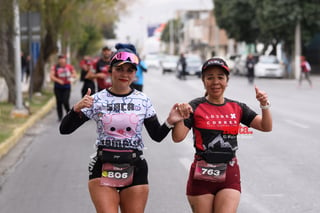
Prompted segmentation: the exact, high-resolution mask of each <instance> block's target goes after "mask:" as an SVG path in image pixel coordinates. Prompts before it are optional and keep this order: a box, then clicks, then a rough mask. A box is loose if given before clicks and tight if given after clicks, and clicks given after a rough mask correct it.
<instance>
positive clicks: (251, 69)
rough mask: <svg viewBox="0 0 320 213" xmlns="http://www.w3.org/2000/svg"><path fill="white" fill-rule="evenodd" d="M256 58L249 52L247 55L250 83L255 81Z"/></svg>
mask: <svg viewBox="0 0 320 213" xmlns="http://www.w3.org/2000/svg"><path fill="white" fill-rule="evenodd" d="M255 63H256V62H255V60H254V57H253V55H252V54H249V55H248V57H247V61H246V68H247V70H248V73H247V77H248V81H249V84H253V81H254V65H255Z"/></svg>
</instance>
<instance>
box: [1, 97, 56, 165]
mask: <svg viewBox="0 0 320 213" xmlns="http://www.w3.org/2000/svg"><path fill="white" fill-rule="evenodd" d="M54 105H55V98H54V97H52V98H51V99H50V100H49V101H48V103H47V104H46V105H44V107H42V108H41V109H40V110H39V111H37V112H36V113H35V114H33V115H32V116H30V118H29V119H28V120H27V121H26V122H25V123H24V124H23V125H22V126H21V127H19V128H17V129H15V130H14V131H13V133H12V136H10V137H9V138H8V139H6V140H5V141H4V142H2V143H1V144H0V159H1V158H2V157H4V156H5V155H6V154H7V153H8V152H9V151H10V150H11V149H12V148H13V147H14V146H15V145H16V144H17V143H18V141H19V140H20V139H21V138H22V136H23V135H24V133H25V132H26V131H27V130H28V129H29V128H30V127H31V126H33V125H34V124H35V123H36V122H37V121H38V120H40V119H41V118H43V117H44V116H45V115H46V114H48V112H49V111H50V110H51V109H52V108H53V106H54Z"/></svg>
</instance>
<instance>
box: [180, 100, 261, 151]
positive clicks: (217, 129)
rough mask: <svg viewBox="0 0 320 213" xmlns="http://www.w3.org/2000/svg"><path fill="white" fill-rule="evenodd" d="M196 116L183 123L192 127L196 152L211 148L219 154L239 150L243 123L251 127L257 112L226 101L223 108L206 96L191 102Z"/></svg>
mask: <svg viewBox="0 0 320 213" xmlns="http://www.w3.org/2000/svg"><path fill="white" fill-rule="evenodd" d="M189 104H190V105H191V107H192V108H193V113H192V114H191V115H190V117H189V118H188V119H186V120H185V121H184V124H185V126H186V127H188V128H189V129H191V128H193V140H194V146H195V148H196V151H197V152H198V151H204V150H207V149H212V150H214V151H219V150H222V149H225V148H231V149H232V151H235V150H237V149H238V142H237V134H238V129H239V126H240V123H242V124H244V125H246V126H248V127H249V126H250V123H251V121H252V120H253V119H254V118H255V117H256V115H257V113H255V112H254V111H253V110H251V109H250V108H249V107H248V106H247V105H246V104H244V103H240V102H237V101H233V100H230V99H227V98H225V102H224V103H223V104H221V105H217V104H212V103H210V102H208V100H207V99H206V98H205V97H201V98H196V99H194V100H192V101H191V102H190V103H189Z"/></svg>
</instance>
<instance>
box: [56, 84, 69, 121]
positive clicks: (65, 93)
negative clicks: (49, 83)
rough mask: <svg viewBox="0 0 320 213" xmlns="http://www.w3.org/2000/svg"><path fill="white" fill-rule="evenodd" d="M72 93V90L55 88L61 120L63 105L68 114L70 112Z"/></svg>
mask: <svg viewBox="0 0 320 213" xmlns="http://www.w3.org/2000/svg"><path fill="white" fill-rule="evenodd" d="M70 91H71V89H70V88H54V94H55V96H56V102H57V113H58V119H59V120H61V119H62V117H63V111H62V105H63V106H64V109H65V110H66V113H68V112H69V111H70V105H69V98H70Z"/></svg>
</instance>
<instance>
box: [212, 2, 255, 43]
mask: <svg viewBox="0 0 320 213" xmlns="http://www.w3.org/2000/svg"><path fill="white" fill-rule="evenodd" d="M213 3H214V10H213V13H214V15H215V17H216V20H217V23H218V25H219V26H220V28H223V29H225V30H226V32H227V34H228V36H229V37H231V38H234V39H235V40H237V41H245V42H247V43H256V42H257V38H258V35H259V34H260V28H259V25H258V22H257V19H256V12H255V7H254V6H252V4H251V3H250V1H249V0H228V1H227V2H226V1H224V0H213Z"/></svg>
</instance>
